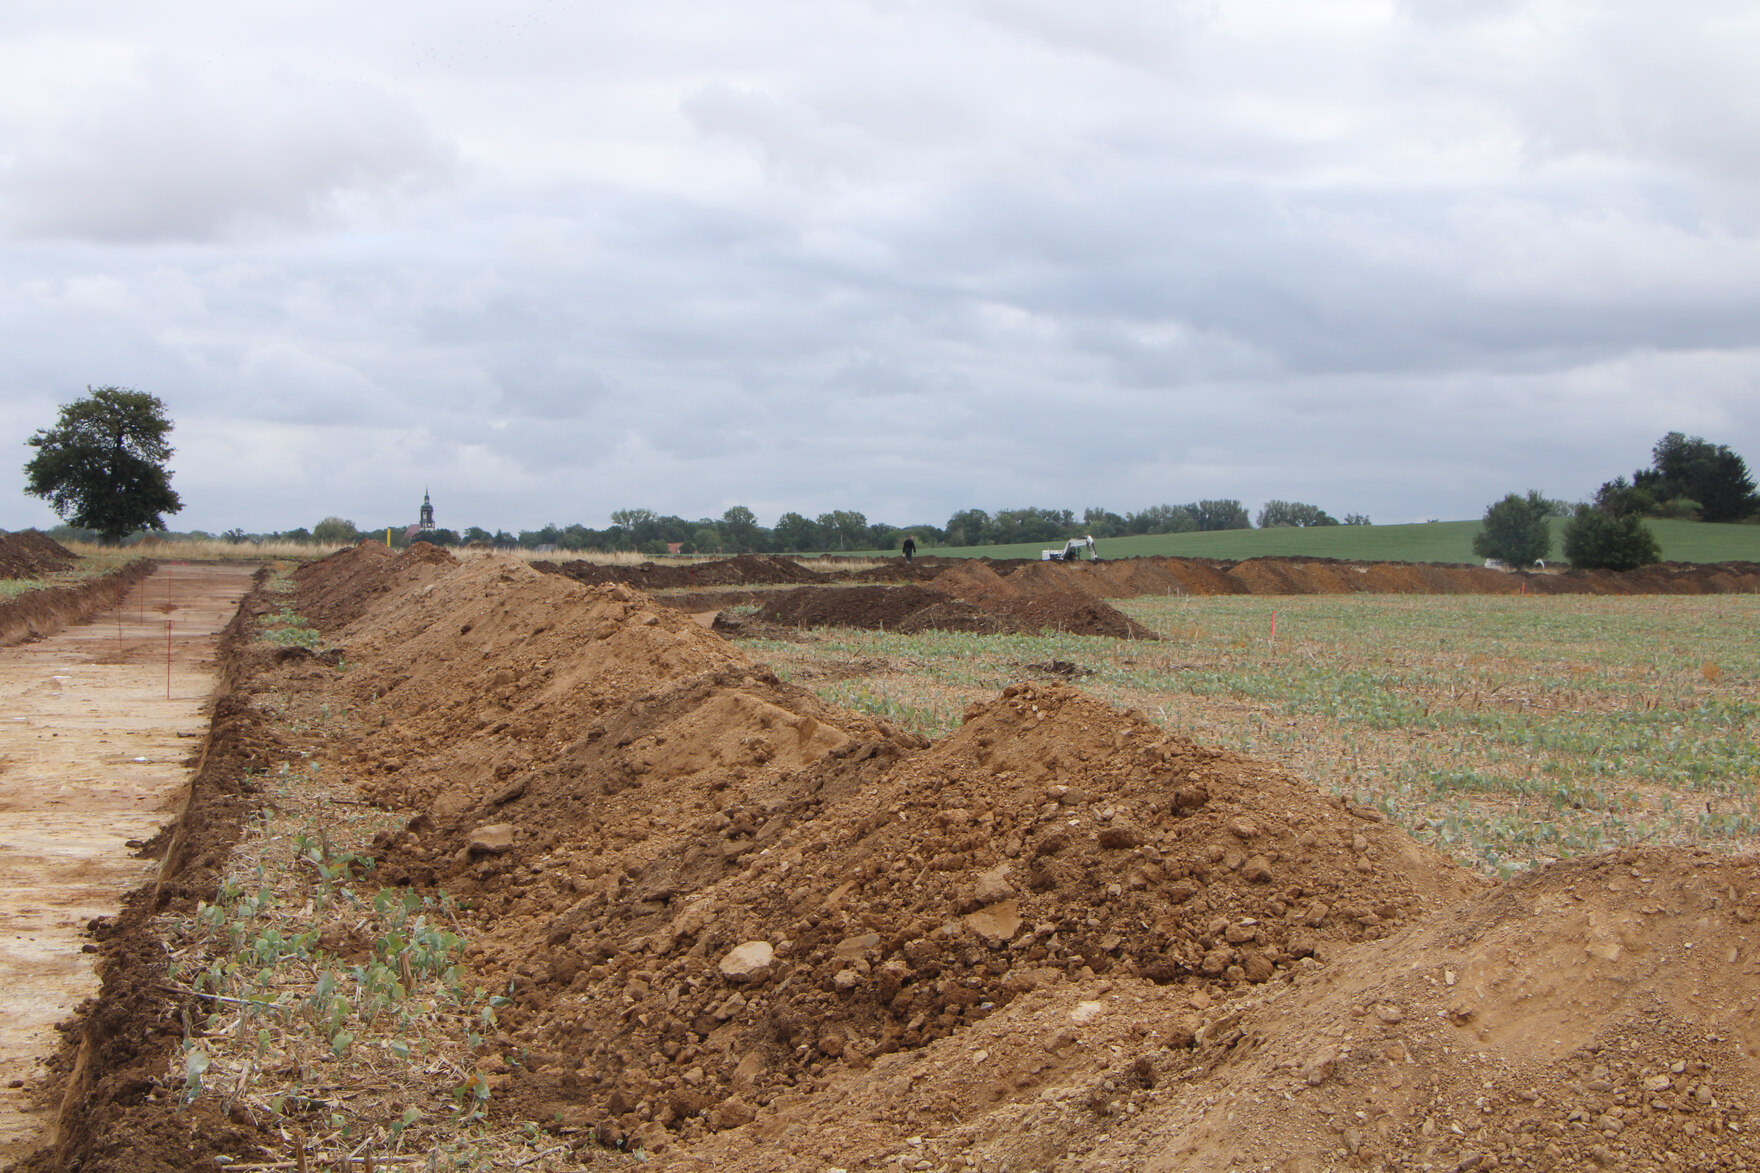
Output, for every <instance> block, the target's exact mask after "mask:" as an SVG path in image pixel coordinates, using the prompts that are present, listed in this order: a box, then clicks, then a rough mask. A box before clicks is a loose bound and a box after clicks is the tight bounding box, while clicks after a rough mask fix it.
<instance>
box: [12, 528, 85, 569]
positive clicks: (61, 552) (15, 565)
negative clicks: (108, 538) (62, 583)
mask: <svg viewBox="0 0 1760 1173" xmlns="http://www.w3.org/2000/svg"><path fill="white" fill-rule="evenodd" d="M78 561H79V555H78V554H75V553H74V552H73V551H72V550H69V549H68V548H67V547H66V546H63V545H62V544H61V543H60V542H57V541H56V540H55V539H54V538H51V537H49V536H48V535H47V534H45V533H42V532H41V531H40V530H34V529H26V530H19V531H17V532H16V533H4V532H0V578H41V577H42V576H43V575H45V574H54V573H55V572H56V571H60V570H66V569H68V568H69V567H70V566H72V565H73V564H74V563H75V562H78Z"/></svg>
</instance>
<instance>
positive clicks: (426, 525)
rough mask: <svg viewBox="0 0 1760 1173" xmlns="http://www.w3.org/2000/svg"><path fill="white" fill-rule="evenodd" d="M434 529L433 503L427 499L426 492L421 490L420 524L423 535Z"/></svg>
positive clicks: (424, 488) (424, 489) (425, 488)
mask: <svg viewBox="0 0 1760 1173" xmlns="http://www.w3.org/2000/svg"><path fill="white" fill-rule="evenodd" d="M433 529H434V503H433V502H432V501H430V500H429V499H428V490H427V487H426V486H424V487H423V488H422V524H421V531H422V532H423V533H431V532H432V531H433Z"/></svg>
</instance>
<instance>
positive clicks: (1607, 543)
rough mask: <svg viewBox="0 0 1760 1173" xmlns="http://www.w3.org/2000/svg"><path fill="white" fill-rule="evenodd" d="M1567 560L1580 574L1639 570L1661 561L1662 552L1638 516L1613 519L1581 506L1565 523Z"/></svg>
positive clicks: (1628, 515) (1587, 506)
mask: <svg viewBox="0 0 1760 1173" xmlns="http://www.w3.org/2000/svg"><path fill="white" fill-rule="evenodd" d="M1564 556H1565V557H1566V558H1569V559H1570V561H1571V565H1572V566H1575V567H1577V568H1578V569H1581V570H1636V569H1637V568H1638V567H1640V566H1649V565H1650V564H1651V563H1653V562H1660V561H1662V550H1661V548H1660V547H1658V546H1657V544H1656V535H1655V534H1653V533H1651V532H1650V527H1649V526H1647V525H1645V524H1644V519H1643V518H1641V517H1639V516H1638V515H1637V514H1635V513H1628V514H1626V515H1625V516H1624V517H1612V516H1609V515H1608V514H1606V513H1603V512H1602V511H1601V510H1599V509H1596V508H1595V507H1594V506H1593V505H1579V506H1577V511H1576V514H1575V516H1573V517H1572V518H1571V519H1570V521H1568V522H1566V523H1565V527H1564Z"/></svg>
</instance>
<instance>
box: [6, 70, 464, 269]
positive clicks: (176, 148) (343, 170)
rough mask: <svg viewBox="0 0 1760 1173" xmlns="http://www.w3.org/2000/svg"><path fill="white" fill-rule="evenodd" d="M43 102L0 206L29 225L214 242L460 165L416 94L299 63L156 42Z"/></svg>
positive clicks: (309, 217) (385, 194)
mask: <svg viewBox="0 0 1760 1173" xmlns="http://www.w3.org/2000/svg"><path fill="white" fill-rule="evenodd" d="M76 83H77V84H76ZM38 101H39V103H41V104H42V105H43V106H46V107H47V109H40V110H39V111H37V112H36V114H37V116H36V118H35V119H34V120H33V121H32V123H31V124H30V125H29V126H28V127H25V128H22V129H20V128H17V127H16V125H15V134H17V137H16V138H15V142H17V143H18V145H17V147H16V149H15V150H14V151H13V152H12V153H11V154H10V156H9V157H8V158H7V160H6V162H5V165H4V168H3V169H0V211H3V213H4V216H5V219H6V221H7V222H8V223H9V224H10V225H11V226H12V228H13V230H14V231H15V232H17V233H20V234H22V235H26V236H46V237H80V238H86V239H90V240H96V241H108V242H139V241H163V240H212V239H215V238H217V237H219V236H221V235H223V234H225V233H227V232H229V231H232V230H235V229H238V228H241V227H242V228H248V227H250V226H251V225H252V224H253V223H254V222H261V221H268V222H281V223H288V224H294V225H309V224H313V223H316V222H321V221H322V220H324V219H325V218H326V217H327V216H331V215H335V214H337V213H338V212H339V211H340V210H341V209H342V208H343V207H345V206H350V205H352V204H353V203H355V202H356V201H359V200H361V199H365V200H367V201H368V203H369V206H370V205H371V202H372V201H375V200H383V199H393V200H394V199H397V198H400V197H403V196H406V195H409V194H412V193H417V192H421V191H424V190H427V189H430V188H432V187H433V186H434V185H436V184H440V183H444V182H446V181H447V180H448V178H449V177H450V176H451V175H452V174H453V172H454V171H455V169H456V158H455V151H454V149H453V147H452V146H451V144H449V143H447V142H446V141H444V140H443V139H442V138H440V137H439V136H437V135H436V134H435V133H434V132H433V131H431V130H430V129H428V128H427V127H426V126H425V125H424V124H423V122H422V120H421V119H420V118H419V117H418V116H417V114H416V113H415V112H414V111H413V110H412V109H411V108H410V107H409V106H408V105H407V104H406V103H404V102H401V101H399V100H397V99H396V98H393V97H392V96H390V95H388V94H387V93H385V92H384V91H382V90H380V89H378V88H377V87H375V86H373V85H371V84H368V83H364V82H361V81H358V80H352V79H346V78H340V77H324V76H321V75H314V74H311V73H302V72H298V71H295V70H294V69H292V68H290V67H285V66H270V67H268V68H267V69H263V70H261V71H259V70H258V69H256V68H249V67H234V68H231V69H222V68H216V67H215V66H214V65H213V64H212V63H210V62H206V61H200V60H191V59H189V58H187V57H184V56H181V55H175V54H169V53H148V54H143V55H141V56H140V57H139V58H137V59H134V60H132V61H130V62H129V63H128V64H127V66H126V67H124V68H120V69H118V70H115V71H112V72H107V73H105V74H104V75H103V76H102V77H99V78H93V77H90V76H86V75H81V76H80V77H78V78H77V79H72V80H70V81H68V82H67V83H65V84H64V85H63V86H61V87H59V88H57V89H56V90H54V91H53V92H50V93H48V94H42V95H38ZM351 210H353V209H352V208H351Z"/></svg>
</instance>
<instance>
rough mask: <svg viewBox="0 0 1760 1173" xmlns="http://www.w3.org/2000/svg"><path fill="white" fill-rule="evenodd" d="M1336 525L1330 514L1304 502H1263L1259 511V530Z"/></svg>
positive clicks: (1335, 519) (1335, 520)
mask: <svg viewBox="0 0 1760 1173" xmlns="http://www.w3.org/2000/svg"><path fill="white" fill-rule="evenodd" d="M1337 524H1338V519H1337V518H1336V517H1333V516H1332V514H1330V513H1328V512H1326V510H1324V509H1322V508H1320V507H1319V506H1318V505H1309V504H1308V503H1307V502H1305V501H1278V500H1271V501H1267V502H1265V506H1264V508H1262V509H1260V510H1259V528H1260V529H1272V528H1274V527H1276V526H1280V525H1282V526H1296V527H1298V528H1304V529H1305V528H1307V527H1309V526H1315V525H1337Z"/></svg>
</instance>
